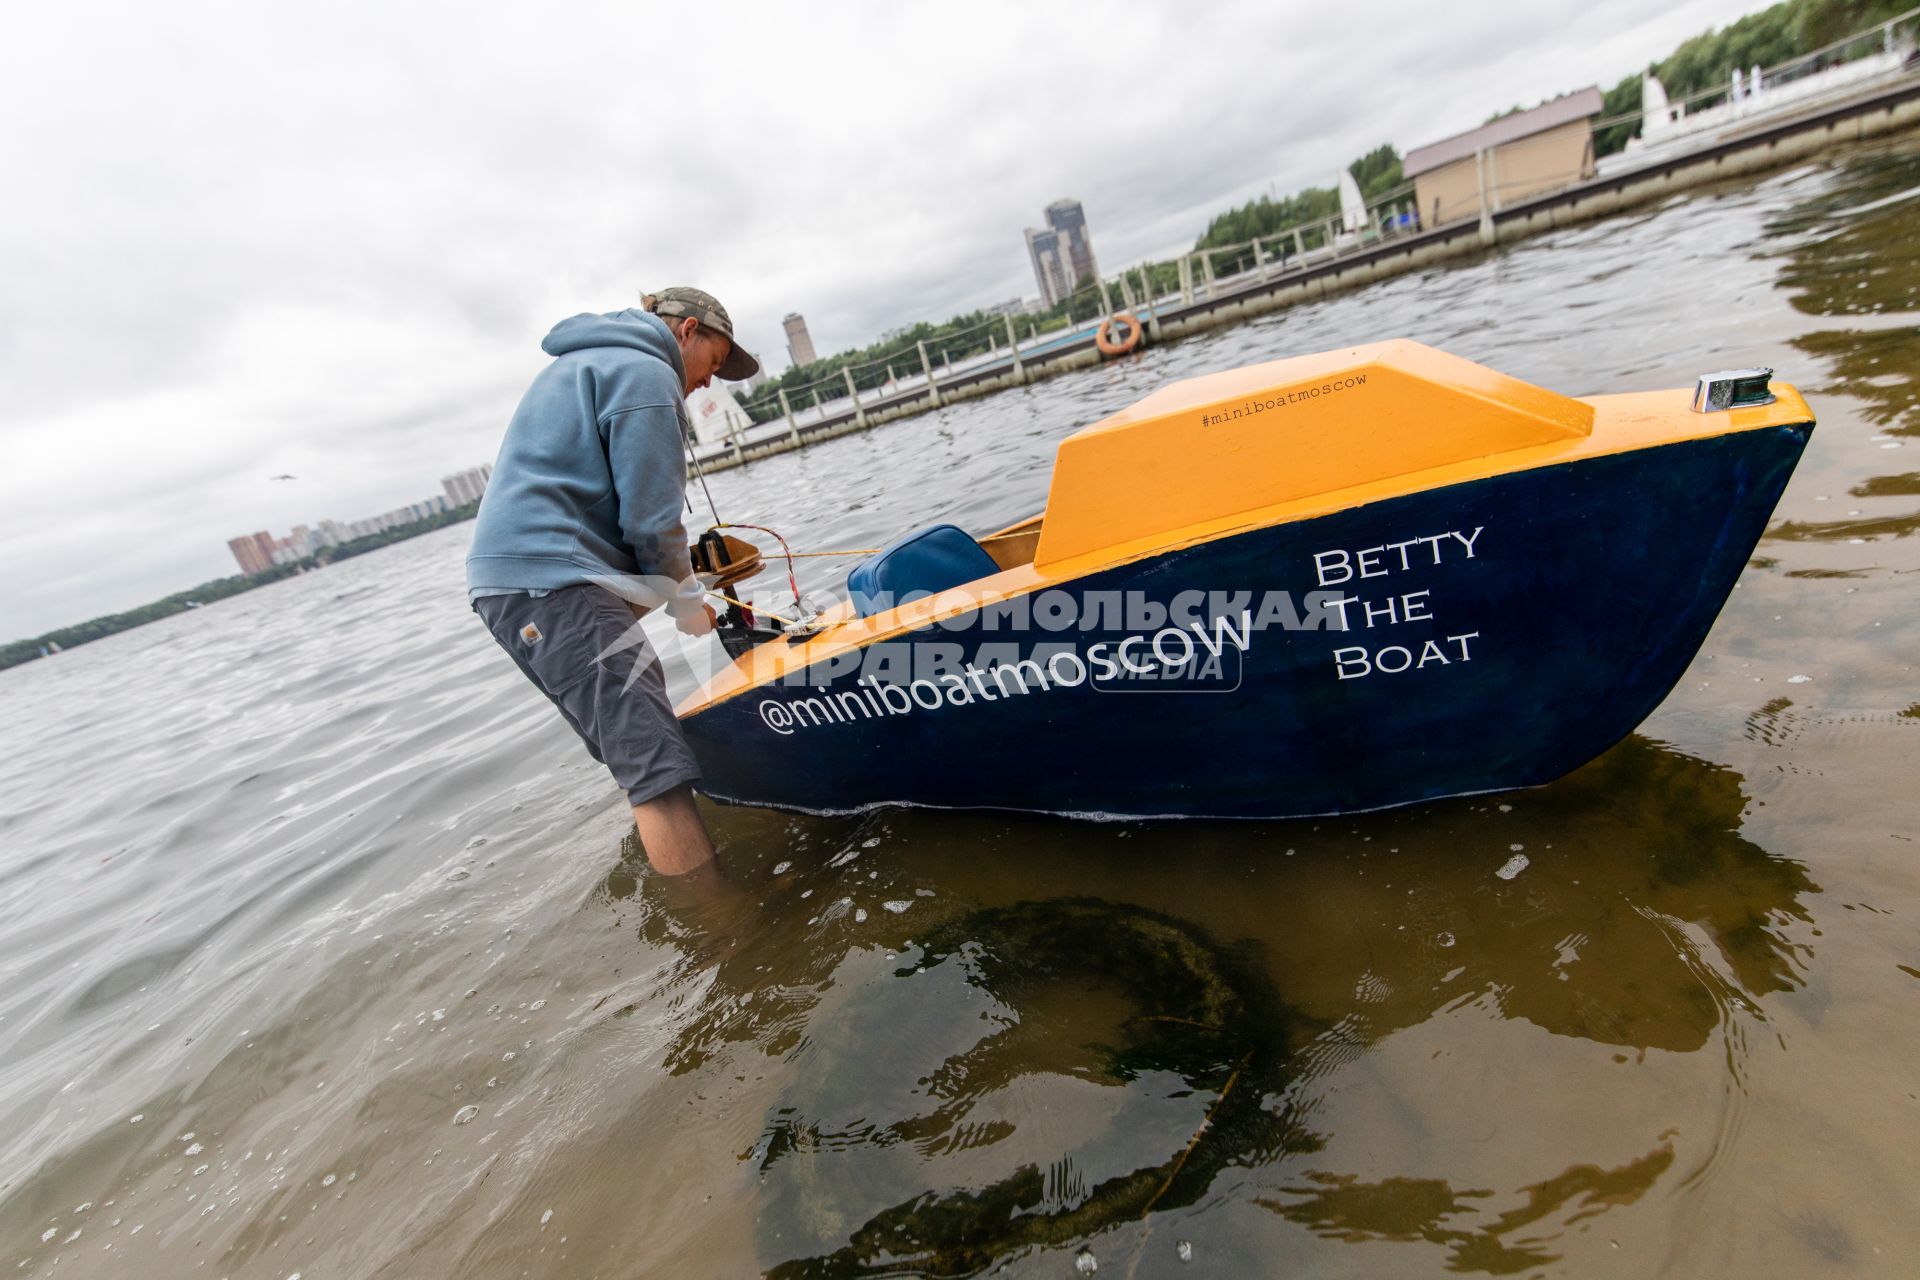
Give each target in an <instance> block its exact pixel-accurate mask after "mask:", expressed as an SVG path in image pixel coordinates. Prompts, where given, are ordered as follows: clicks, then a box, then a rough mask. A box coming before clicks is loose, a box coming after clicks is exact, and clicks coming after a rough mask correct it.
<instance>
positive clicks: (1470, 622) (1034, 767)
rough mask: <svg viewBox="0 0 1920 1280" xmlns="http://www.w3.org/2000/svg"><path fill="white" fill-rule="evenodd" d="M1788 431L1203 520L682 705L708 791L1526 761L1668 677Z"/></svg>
mask: <svg viewBox="0 0 1920 1280" xmlns="http://www.w3.org/2000/svg"><path fill="white" fill-rule="evenodd" d="M1811 425H1812V424H1811V422H1810V421H1802V422H1797V423H1784V424H1778V425H1769V426H1764V427H1760V428H1756V429H1750V430H1741V431H1737V432H1729V433H1725V434H1718V435H1709V436H1705V437H1702V438H1688V439H1680V440H1675V441H1673V442H1671V443H1664V444H1657V445H1653V446H1649V447H1642V448H1634V449H1630V450H1626V451H1622V452H1614V453H1603V454H1599V455H1597V456H1582V457H1576V458H1573V459H1570V460H1568V461H1565V462H1561V463H1558V464H1553V465H1545V466H1535V467H1529V468H1525V469H1521V470H1515V471H1510V472H1506V473H1503V474H1492V475H1486V476H1483V477H1481V478H1477V479H1471V480H1464V481H1461V482H1458V483H1452V484H1445V485H1441V486H1438V487H1433V488H1427V489H1422V490H1419V491H1417V492H1410V493H1405V494H1403V495H1401V496H1398V497H1391V498H1384V499H1377V500H1373V501H1369V502H1367V503H1365V504H1364V505H1359V506H1352V507H1347V508H1344V509H1338V510H1332V511H1327V512H1325V513H1324V514H1320V515H1316V516H1310V517H1307V518H1300V519H1292V520H1288V521H1285V522H1282V523H1277V524H1271V525H1266V526H1262V527H1255V528H1250V529H1246V530H1244V531H1241V532H1235V533H1229V534H1226V535H1224V536H1219V537H1214V538H1209V539H1207V540H1205V541H1201V542H1197V543H1195V544H1193V545H1188V546H1183V547H1179V548H1177V549H1173V550H1169V551H1167V552H1166V553H1164V554H1160V555H1151V556H1147V557H1144V558H1139V559H1135V560H1132V561H1130V562H1128V563H1124V564H1120V565H1116V566H1114V567H1111V568H1107V569H1103V570H1100V571H1097V572H1093V573H1090V574H1087V575H1085V576H1082V577H1077V578H1074V579H1071V580H1069V581H1066V582H1060V583H1054V584H1051V585H1048V586H1046V587H1044V588H1043V589H1042V592H1040V593H1029V594H1030V595H1032V596H1033V598H1034V600H1035V601H1036V607H1034V608H1031V609H1029V610H1027V611H1026V615H1027V616H1026V618H1025V619H1024V622H1023V621H1022V619H1021V618H1020V616H1019V614H1020V611H1019V610H1013V609H1008V608H1007V607H1005V604H1004V602H1001V604H1000V607H999V608H998V609H997V610H996V609H995V608H994V607H991V606H989V607H983V608H978V609H974V610H972V611H970V612H969V611H967V610H964V609H963V610H960V611H959V612H957V613H950V614H948V615H947V616H945V617H943V618H942V619H941V621H939V623H938V624H937V625H928V626H925V627H923V628H920V629H917V630H908V631H904V632H901V633H898V634H895V635H893V636H890V637H886V638H883V639H880V640H877V641H874V642H873V643H871V644H867V645H863V646H860V647H859V648H858V649H855V650H852V651H851V652H852V653H853V654H854V655H856V657H855V658H854V659H853V660H849V659H848V658H847V656H846V654H842V655H840V656H839V660H838V661H837V663H836V662H835V661H832V660H828V661H822V662H813V663H802V664H796V665H794V666H792V667H790V668H789V669H788V670H787V671H786V673H785V678H784V679H782V680H780V681H774V682H765V683H761V684H758V685H757V686H755V687H751V688H747V689H744V690H741V691H739V692H737V693H735V694H734V695H733V696H729V697H726V698H724V699H720V700H716V701H712V702H709V703H708V704H706V705H705V706H702V707H700V708H698V709H697V710H696V711H694V712H693V713H692V714H689V715H687V716H686V717H685V718H684V719H683V726H684V728H685V730H686V733H687V736H688V738H689V740H690V742H691V743H692V745H693V747H694V750H695V752H696V754H697V756H698V757H699V759H700V762H701V765H702V768H703V770H704V772H705V778H704V781H703V783H702V789H703V790H704V791H705V792H706V794H708V795H710V796H712V797H713V798H715V799H718V800H723V801H734V802H740V803H748V804H758V805H769V806H775V807H782V808H790V809H796V810H805V811H809V812H826V813H843V812H852V811H857V810H861V809H866V808H871V807H874V806H877V805H890V804H897V805H925V806H936V807H949V808H998V809H1014V810H1030V811H1040V812H1051V813H1063V814H1073V815H1081V816H1100V817H1199V816H1206V817H1287V816H1299V815H1313V814H1332V813H1345V812H1354V811H1360V810H1367V809H1377V808H1382V807H1387V806H1392V805H1402V804H1409V803H1414V802H1417V801H1421V800H1426V799H1431V798H1436V797H1441V796H1451V795H1462V794H1473V793H1481V792H1489V791H1498V790H1505V789H1509V788H1515V787H1524V786H1529V785H1535V784H1539V783H1544V782H1548V781H1550V780H1552V779H1554V778H1556V777H1559V776H1560V775H1562V774H1564V773H1566V772H1568V771H1570V770H1572V769H1574V768H1577V767H1578V766H1579V765H1581V764H1583V763H1585V762H1586V761H1588V760H1590V759H1592V758H1593V757H1595V756H1597V755H1598V754H1600V753H1601V752H1603V751H1604V750H1606V749H1607V748H1608V747H1609V746H1611V745H1612V744H1613V743H1615V742H1617V741H1619V740H1620V739H1621V738H1622V737H1623V736H1625V735H1626V734H1627V733H1629V732H1631V731H1632V730H1633V729H1634V728H1635V726H1637V725H1638V724H1640V722H1641V721H1642V720H1644V719H1645V718H1646V716H1647V715H1648V714H1649V713H1651V712H1652V710H1653V709H1654V708H1655V707H1656V706H1657V705H1658V704H1659V703H1660V701H1661V700H1662V698H1664V697H1665V696H1666V694H1667V693H1668V692H1669V691H1670V690H1671V689H1672V688H1673V686H1674V684H1675V683H1676V682H1677V681H1678V680H1679V679H1680V678H1681V676H1682V675H1683V673H1684V672H1685V671H1686V669H1687V667H1688V665H1689V663H1690V662H1691V661H1692V660H1693V658H1694V656H1695V654H1696V652H1697V651H1698V650H1699V648H1700V645H1701V643H1702V642H1703V640H1704V639H1705V637H1706V635H1707V632H1708V630H1709V628H1711V626H1712V625H1713V621H1714V619H1715V617H1716V615H1717V614H1718V612H1719V610H1720V608H1721V606H1722V604H1723V603H1724V601H1725V600H1726V598H1727V595H1728V593H1729V592H1730V591H1731V590H1732V589H1733V585H1734V582H1735V580H1736V579H1737V578H1738V576H1739V574H1740V571H1741V569H1742V567H1743V566H1744V564H1745V563H1746V561H1747V559H1748V557H1749V555H1750V554H1751V552H1752V550H1753V548H1754V546H1755V544H1756V543H1757V541H1758V540H1759V538H1760V535H1761V533H1762V532H1763V530H1764V528H1765V526H1766V522H1767V520H1768V518H1769V516H1770V514H1771V512H1772V510H1773V508H1774V505H1775V503H1776V502H1777V500H1778V499H1779V497H1780V494H1781V491H1782V490H1783V489H1784V487H1785V485H1786V483H1787V480H1788V478H1789V476H1790V475H1791V473H1792V471H1793V468H1794V465H1795V463H1796V461H1797V460H1798V458H1799V456H1800V454H1801V451H1802V449H1803V448H1804V446H1805V444H1806V442H1807V439H1808V435H1809V432H1810V430H1811ZM1042 593H1048V594H1054V595H1055V596H1056V598H1055V599H1054V600H1053V601H1052V603H1051V604H1050V605H1048V606H1046V608H1045V609H1044V610H1043V609H1042V608H1041V607H1039V605H1038V603H1037V602H1038V601H1039V597H1040V595H1041V594H1042ZM1062 593H1063V594H1062ZM1196 595H1197V596H1198V597H1200V600H1199V601H1198V602H1196V599H1195V597H1196ZM1116 601H1117V602H1119V603H1118V604H1116V603H1115V602H1116ZM1183 601H1184V607H1182V605H1183ZM1162 612H1166V615H1167V616H1165V617H1164V618H1163V617H1160V616H1159V615H1160V614H1161V613H1162ZM1062 619H1067V620H1068V622H1067V623H1066V625H1056V624H1059V623H1060V622H1061V620H1062ZM889 655H890V656H889ZM1062 655H1072V656H1070V657H1067V656H1062ZM950 677H957V680H956V679H953V678H950Z"/></svg>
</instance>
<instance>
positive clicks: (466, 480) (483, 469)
mask: <svg viewBox="0 0 1920 1280" xmlns="http://www.w3.org/2000/svg"><path fill="white" fill-rule="evenodd" d="M492 478H493V464H492V463H490V462H489V463H483V464H482V465H480V466H477V467H468V468H467V469H466V470H465V471H460V472H456V473H455V474H453V475H450V476H442V477H441V478H440V488H441V489H443V490H444V491H445V492H446V495H447V503H448V505H450V506H455V507H464V506H465V505H467V503H469V502H478V501H480V495H482V494H484V493H485V492H486V491H487V481H488V480H490V479H492Z"/></svg>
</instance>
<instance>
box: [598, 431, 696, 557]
mask: <svg viewBox="0 0 1920 1280" xmlns="http://www.w3.org/2000/svg"><path fill="white" fill-rule="evenodd" d="M602 430H604V431H605V432H606V437H607V462H608V464H609V465H610V466H611V467H612V469H613V489H614V493H615V494H617V495H618V497H619V499H620V532H621V535H622V536H623V537H625V538H626V540H627V546H629V547H630V548H632V550H633V556H634V559H635V560H636V561H638V562H639V572H640V573H642V574H645V575H650V576H655V577H660V578H665V579H668V580H669V581H671V582H676V583H679V582H685V581H687V580H688V579H689V578H691V577H692V576H693V565H692V564H691V563H690V562H689V561H688V559H687V531H686V527H685V526H684V525H683V524H682V523H681V521H680V511H681V507H682V505H683V504H684V503H685V502H686V496H687V464H686V460H685V455H684V454H683V453H682V452H681V450H682V447H683V445H682V437H681V435H680V415H679V413H678V412H677V411H676V409H675V407H674V406H673V405H670V404H651V405H641V406H639V407H637V408H631V409H616V410H614V411H613V412H611V413H609V414H608V415H607V416H606V418H605V419H603V423H602Z"/></svg>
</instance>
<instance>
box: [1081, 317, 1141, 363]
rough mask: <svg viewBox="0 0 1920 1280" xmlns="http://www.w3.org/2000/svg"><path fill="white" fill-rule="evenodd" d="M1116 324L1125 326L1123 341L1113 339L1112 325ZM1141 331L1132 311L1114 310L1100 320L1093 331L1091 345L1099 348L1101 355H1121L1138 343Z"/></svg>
mask: <svg viewBox="0 0 1920 1280" xmlns="http://www.w3.org/2000/svg"><path fill="white" fill-rule="evenodd" d="M1117 324H1124V325H1126V326H1127V336H1126V338H1125V340H1124V341H1116V340H1115V339H1114V336H1113V327H1114V326H1115V325H1117ZM1143 332H1145V331H1144V330H1143V329H1142V328H1141V327H1140V320H1139V318H1138V317H1137V316H1135V315H1134V314H1133V312H1131V311H1116V312H1114V313H1113V314H1112V315H1110V316H1108V317H1107V318H1106V319H1105V320H1104V321H1102V322H1101V325H1100V327H1099V328H1098V329H1096V330H1095V331H1094V334H1093V345H1094V346H1096V347H1099V348H1100V354H1101V355H1103V356H1123V355H1125V354H1127V352H1129V351H1131V350H1133V349H1134V348H1135V347H1137V346H1139V345H1140V335H1141V334H1142V333H1143Z"/></svg>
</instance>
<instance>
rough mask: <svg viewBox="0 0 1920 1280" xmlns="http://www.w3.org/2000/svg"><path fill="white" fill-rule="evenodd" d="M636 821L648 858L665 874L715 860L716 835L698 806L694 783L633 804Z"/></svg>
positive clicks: (654, 866)
mask: <svg viewBox="0 0 1920 1280" xmlns="http://www.w3.org/2000/svg"><path fill="white" fill-rule="evenodd" d="M633 825H634V828H635V829H636V830H637V831H639V833H640V847H641V848H643V849H645V850H646V851H647V861H648V862H650V863H652V864H653V869H654V870H655V871H658V872H659V873H660V874H661V875H663V876H680V875H685V874H686V873H687V872H689V871H692V870H695V869H696V868H699V867H704V866H706V865H707V864H708V863H710V862H712V861H713V837H712V836H709V835H708V834H707V824H706V823H705V822H703V821H701V819H700V811H699V810H698V809H696V808H695V807H694V804H693V787H692V786H691V785H688V784H684V783H683V784H682V785H680V786H677V787H675V788H674V789H673V790H671V791H669V792H667V793H666V794H665V795H661V796H656V797H654V798H653V799H652V800H649V801H647V802H646V803H645V804H637V805H635V806H633Z"/></svg>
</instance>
